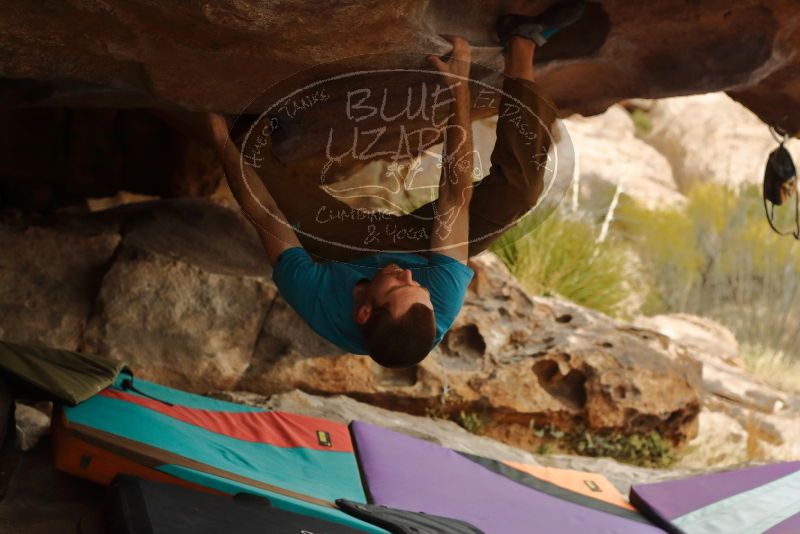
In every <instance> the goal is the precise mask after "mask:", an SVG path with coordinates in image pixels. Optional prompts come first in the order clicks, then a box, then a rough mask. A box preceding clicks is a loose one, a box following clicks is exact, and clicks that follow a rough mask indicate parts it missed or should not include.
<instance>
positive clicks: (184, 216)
mask: <svg viewBox="0 0 800 534" xmlns="http://www.w3.org/2000/svg"><path fill="white" fill-rule="evenodd" d="M67 219H69V221H70V222H69V226H70V227H75V228H79V227H92V228H95V229H99V230H96V231H100V230H102V231H103V232H105V233H107V234H110V235H114V236H116V240H117V241H118V243H119V244H118V246H117V247H116V249H115V250H114V252H113V259H112V260H111V261H110V262H108V263H107V265H106V268H105V270H104V271H103V272H101V273H99V275H98V277H97V280H98V281H99V283H98V284H97V287H95V288H94V290H93V291H92V292H90V293H88V294H82V295H75V296H74V297H72V298H75V299H77V302H84V303H87V304H84V306H85V307H86V309H88V310H89V312H88V320H86V324H87V327H86V328H85V330H82V329H80V328H79V327H80V325H79V324H76V331H75V332H74V333H72V336H73V337H71V338H68V339H69V340H70V342H72V343H74V339H78V340H80V342H79V343H78V346H79V348H81V349H83V350H87V351H91V352H97V353H100V354H105V355H111V356H115V357H119V358H122V359H124V360H127V361H128V362H129V363H130V364H131V365H132V367H133V369H134V371H136V372H137V374H139V375H140V376H143V377H149V378H152V379H155V380H157V381H161V382H164V383H167V384H173V385H176V386H178V387H182V388H188V389H192V390H195V391H201V392H202V391H206V390H208V389H229V388H234V387H235V388H237V389H242V390H247V391H252V392H255V393H261V394H266V395H269V394H275V393H280V392H285V391H291V390H293V389H302V390H304V391H307V392H313V393H321V394H342V393H343V394H348V395H351V396H353V397H356V398H359V399H361V400H365V401H367V402H369V403H372V404H376V405H381V406H384V407H389V408H392V409H396V410H401V411H406V412H411V413H416V414H419V415H422V414H425V413H426V412H427V413H430V412H434V413H438V414H441V415H442V416H457V415H458V414H459V413H460V412H461V411H462V410H463V411H465V412H469V413H474V414H476V416H477V417H479V418H481V419H482V420H483V421H484V430H485V432H486V434H487V435H489V436H493V437H496V438H498V439H500V440H502V441H505V442H508V443H514V444H517V445H521V446H525V447H533V446H535V445H536V441H537V440H536V438H535V436H534V434H533V433H532V432H531V426H532V425H533V426H537V427H538V426H542V425H553V426H555V427H557V428H560V429H562V430H569V429H573V428H574V429H577V428H579V427H582V426H585V427H587V428H588V429H589V430H592V431H601V430H609V429H614V430H619V431H622V432H648V431H650V430H653V429H656V430H659V431H660V432H661V433H662V434H663V435H664V436H666V437H667V438H669V439H671V440H673V441H675V442H676V443H679V442H682V441H685V440H687V439H689V438H691V437H692V436H693V435H694V434H695V431H696V428H695V427H696V419H697V414H698V412H699V410H700V403H701V399H700V394H699V391H700V367H699V365H698V364H696V363H695V362H694V361H692V360H691V359H689V358H688V357H686V356H683V355H680V354H678V353H677V352H676V350H675V348H674V347H673V346H671V345H670V343H669V342H668V338H666V337H665V336H660V335H658V334H656V333H655V332H653V331H651V330H646V329H642V328H637V327H634V326H633V325H630V324H627V323H622V322H618V321H614V320H612V319H610V318H608V317H605V316H603V315H601V314H599V313H595V312H591V311H588V310H585V309H583V308H580V307H578V306H575V305H572V304H570V303H567V302H564V301H560V300H555V299H548V298H531V297H530V296H529V295H527V294H526V293H525V291H524V290H522V288H521V287H520V286H519V284H517V283H516V281H514V280H513V279H512V277H511V276H510V274H509V273H508V271H507V270H506V269H505V267H504V266H503V265H502V264H501V263H500V262H499V260H497V258H495V257H494V256H492V255H489V254H487V255H484V256H482V257H479V258H478V259H476V260H475V262H474V264H473V267H474V268H475V270H476V272H477V274H476V278H475V280H474V282H473V284H472V287H471V289H470V291H469V294H468V296H467V299H466V303H465V305H464V308H463V310H462V313H461V314H460V316H459V318H458V320H457V322H456V323H455V325H454V327H453V329H452V330H451V332H450V333H449V334H448V335H447V336H446V337H445V339H444V340H443V342H442V343H441V345H440V346H439V347H438V348H437V349H436V350H435V351H434V352H433V353H432V354H431V356H430V357H429V358H427V359H426V360H425V362H424V363H423V364H422V365H420V366H418V367H416V368H412V369H404V370H391V369H384V368H381V367H380V366H378V365H377V364H375V363H373V362H372V360H370V359H369V358H368V357H365V356H354V355H350V354H344V353H342V352H341V350H340V349H338V348H336V347H334V346H333V345H331V344H330V343H328V342H326V341H324V340H322V339H321V338H320V337H319V336H317V335H316V334H314V333H313V332H312V331H311V330H310V329H309V327H308V326H306V324H305V323H304V322H303V321H302V320H300V319H299V317H298V316H297V315H296V314H295V312H294V311H293V310H292V309H291V308H289V306H288V305H287V304H286V302H285V301H284V300H283V299H282V298H280V297H279V296H276V290H275V287H274V285H273V283H272V281H271V280H270V277H269V274H270V271H269V268H268V267H267V265H266V262H265V261H264V255H263V254H264V253H263V251H262V250H261V249H260V245H259V243H258V241H257V239H256V237H255V235H254V232H253V231H252V230H251V229H250V228H249V227H248V226H247V223H245V222H244V221H243V220H242V219H241V218H240V217H239V216H238V215H236V214H235V212H233V211H231V210H227V209H224V208H221V207H219V206H215V205H214V204H213V203H211V202H207V201H191V200H183V201H162V202H156V203H142V204H132V205H128V206H124V207H121V208H118V209H115V210H111V211H108V212H99V213H95V214H91V215H87V216H71V217H68V218H67ZM31 228H33V229H35V231H37V232H41V233H42V234H43V235H46V236H48V241H47V243H51V242H57V241H58V240H59V239H61V238H62V230H60V229H59V228H58V227H53V226H50V227H47V226H42V227H31ZM29 231H32V230H29ZM20 239H22V240H23V242H24V243H28V246H30V243H29V241H27V240H25V238H24V236H21V237H20ZM14 246H17V247H19V246H21V245H18V244H15V245H14ZM22 257H23V258H24V256H22ZM8 261H10V262H12V261H14V257H11V258H9V259H8ZM56 265H62V266H63V268H64V270H62V271H59V272H58V274H57V275H56V274H54V275H53V277H54V278H57V279H59V280H61V279H70V278H71V276H72V275H71V272H70V270H69V269H70V268H71V264H69V263H62V264H56ZM14 268H15V269H17V270H20V268H19V267H14ZM19 291H23V292H27V293H23V297H21V298H22V300H23V304H24V302H25V299H28V300H31V301H32V302H38V301H42V300H43V298H44V297H42V296H41V295H40V293H39V292H40V291H48V287H47V286H46V285H45V286H39V285H37V284H35V283H33V282H29V283H26V286H25V287H24V288H21V289H19ZM15 295H16V293H13V292H0V305H2V306H3V307H4V309H7V310H9V313H7V314H5V315H3V316H1V317H0V328H4V329H6V328H7V326H6V325H10V324H21V323H20V319H19V315H20V313H22V312H19V313H18V312H16V311H15V310H16V309H17V308H18V307H19V302H18V301H16V300H10V299H11V298H13V297H15ZM25 295H29V296H25ZM69 304H70V303H69V302H67V303H65V306H66V307H69V306H68V305H69ZM21 309H22V310H23V311H24V312H25V313H29V312H27V308H25V306H24V305H23V306H22V307H21ZM48 313H49V310H48V309H42V310H40V311H39V312H38V315H32V316H30V317H28V318H27V319H26V320H29V321H30V322H31V324H33V325H37V324H40V322H41V321H42V319H40V316H44V317H47V314H48ZM26 317H27V316H26ZM81 324H83V323H81ZM45 334H47V332H46V331H43V333H39V331H34V332H32V333H30V334H29V335H28V337H27V339H28V340H30V341H41V342H48V341H53V340H52V339H50V338H48V337H46V335H45ZM40 335H41V336H42V337H41V339H40V338H39V337H38V336H40ZM55 341H57V340H55ZM49 344H55V345H58V343H55V342H51V343H49Z"/></svg>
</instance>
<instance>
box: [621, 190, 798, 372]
mask: <svg viewBox="0 0 800 534" xmlns="http://www.w3.org/2000/svg"><path fill="white" fill-rule="evenodd" d="M792 204H793V203H792ZM792 211H793V206H792V209H791V210H790V209H787V207H783V208H781V212H780V214H779V221H778V223H777V224H778V226H779V228H791V217H790V216H791V215H792V213H791V212H792ZM614 232H615V233H616V234H617V235H618V236H622V237H623V238H624V239H625V240H626V241H627V242H628V243H630V244H631V246H633V247H634V248H635V249H636V250H637V252H638V255H639V256H640V257H641V258H642V260H643V262H644V267H645V268H644V275H645V277H646V278H647V280H648V285H649V287H650V293H649V295H648V299H647V301H646V303H645V305H644V307H643V312H644V313H647V314H655V313H669V312H686V313H692V314H696V315H701V316H707V317H711V318H713V319H716V320H717V321H719V322H721V323H722V324H724V325H726V326H727V327H728V328H730V329H731V330H732V331H733V332H734V334H735V335H736V337H737V339H738V340H739V341H740V342H742V343H747V344H751V345H756V346H762V347H765V348H768V349H771V350H774V351H781V352H783V353H786V354H790V355H792V358H793V359H794V360H797V359H798V357H800V329H798V328H797V327H796V325H795V321H796V319H797V318H798V317H800V243H797V242H796V241H794V240H793V239H791V238H787V237H779V236H777V235H775V234H774V233H773V232H772V230H770V228H769V226H768V225H767V221H766V220H765V215H764V208H763V204H762V200H761V195H760V190H759V188H758V187H755V186H750V187H746V188H744V189H742V190H741V191H735V190H732V189H726V188H723V187H720V186H719V185H710V184H700V185H697V186H695V187H694V188H692V190H691V191H690V192H689V195H688V203H687V206H686V209H685V210H681V209H671V210H660V211H650V210H646V209H644V208H641V207H638V206H636V205H634V204H633V203H630V202H624V203H622V204H621V205H620V208H619V211H618V218H617V220H616V222H615V228H614Z"/></svg>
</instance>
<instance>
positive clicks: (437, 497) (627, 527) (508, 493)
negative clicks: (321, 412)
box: [351, 422, 663, 534]
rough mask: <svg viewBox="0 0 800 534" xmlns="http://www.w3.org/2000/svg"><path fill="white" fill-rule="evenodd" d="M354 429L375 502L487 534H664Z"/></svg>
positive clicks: (422, 447) (431, 450) (456, 459)
mask: <svg viewBox="0 0 800 534" xmlns="http://www.w3.org/2000/svg"><path fill="white" fill-rule="evenodd" d="M351 431H352V434H353V438H354V440H355V444H356V451H357V454H358V459H359V464H360V466H361V471H362V474H363V477H364V482H365V485H366V489H367V494H368V496H369V498H370V499H371V502H373V503H375V504H382V505H385V506H391V507H393V508H400V509H403V510H409V511H413V512H425V513H428V514H435V515H441V516H445V517H452V518H456V519H461V520H462V521H466V522H468V523H471V524H472V525H475V526H476V527H478V528H479V529H481V530H483V531H484V532H485V533H486V534H536V533H547V534H554V533H571V532H580V533H581V534H591V533H597V534H599V533H603V534H623V533H624V534H628V533H630V534H644V533H663V531H662V530H661V529H659V528H658V527H655V526H652V525H647V524H644V523H640V522H636V521H632V520H629V519H625V518H621V517H618V516H615V515H612V514H608V513H605V512H602V511H598V510H593V509H591V508H586V507H583V506H580V505H577V504H574V503H572V502H569V501H564V500H561V499H558V498H556V497H552V496H550V495H547V494H545V493H541V492H537V491H535V490H532V489H530V488H528V487H525V486H523V485H521V484H517V483H516V482H513V481H512V480H510V479H508V478H506V477H504V476H502V475H498V474H495V473H493V472H491V471H489V470H488V469H486V468H484V467H483V466H481V465H479V464H477V463H475V462H472V461H470V460H468V459H467V458H464V457H463V456H461V455H460V454H458V453H457V452H455V451H452V450H450V449H446V448H444V447H440V446H439V445H436V444H434V443H429V442H427V441H422V440H419V439H415V438H412V437H409V436H406V435H403V434H398V433H396V432H392V431H391V430H387V429H385V428H381V427H378V426H374V425H370V424H367V423H361V422H353V423H352V424H351Z"/></svg>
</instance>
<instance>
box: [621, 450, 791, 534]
mask: <svg viewBox="0 0 800 534" xmlns="http://www.w3.org/2000/svg"><path fill="white" fill-rule="evenodd" d="M796 473H800V462H783V463H778V464H771V465H764V466H759V467H747V468H744V469H735V470H732V471H725V472H723V473H712V474H709V475H700V476H695V477H690V478H683V479H679V480H668V481H666V482H657V483H654V484H637V485H635V486H633V487H631V492H630V500H631V503H633V504H634V505H635V506H636V507H637V508H639V509H640V510H641V511H643V512H646V513H647V515H649V516H650V517H652V518H653V519H654V520H655V519H657V520H659V522H664V523H665V524H670V525H671V528H672V529H674V530H676V531H680V530H681V529H682V528H686V527H685V526H682V525H681V523H680V522H681V520H682V519H683V518H685V517H687V514H693V513H695V514H696V513H697V511H698V510H701V509H705V510H702V512H703V513H705V515H706V517H713V515H712V514H713V510H712V508H713V507H714V506H716V505H718V504H722V503H725V502H726V499H731V498H735V497H737V496H739V498H740V499H741V494H743V493H745V492H748V491H751V490H758V489H759V488H764V487H765V485H767V484H770V483H777V484H780V483H781V482H782V481H784V480H786V477H788V476H790V475H793V474H796ZM772 491H774V492H778V493H780V492H783V491H785V490H784V489H783V488H782V487H780V486H777V487H775V488H774V489H773V490H772ZM793 502H794V503H795V504H794V508H793V509H788V510H787V509H785V508H784V509H782V510H780V512H781V514H780V515H781V517H779V519H778V520H777V521H776V522H772V523H771V522H770V519H771V518H772V516H770V514H769V512H766V515H762V517H760V519H761V520H762V521H764V522H763V523H761V524H762V525H764V524H767V525H770V524H771V526H769V527H767V528H764V529H763V530H761V532H764V533H769V534H788V533H795V532H797V533H800V494H798V495H797V497H796V499H794V501H793ZM734 506H735V507H737V508H739V509H741V508H744V509H745V510H744V511H742V510H738V511H739V514H738V515H737V517H736V518H735V519H734V520H741V519H746V518H747V516H748V515H753V514H756V515H757V514H759V513H761V514H764V513H765V512H764V510H760V509H759V507H758V506H754V505H751V506H750V508H752V510H751V512H752V513H750V514H748V513H747V510H746V509H747V508H748V507H747V506H746V505H745V506H744V507H742V506H740V505H739V504H735V505H734ZM790 508H791V505H790ZM720 514H722V515H719V517H720V519H724V515H726V512H725V510H724V509H723V511H722V512H720ZM782 516H788V517H786V518H785V519H783V518H782ZM673 521H674V522H675V523H672V522H673ZM665 526H666V525H665ZM720 528H723V529H724V528H727V526H720ZM743 528H744V527H743ZM748 532H752V531H750V530H748Z"/></svg>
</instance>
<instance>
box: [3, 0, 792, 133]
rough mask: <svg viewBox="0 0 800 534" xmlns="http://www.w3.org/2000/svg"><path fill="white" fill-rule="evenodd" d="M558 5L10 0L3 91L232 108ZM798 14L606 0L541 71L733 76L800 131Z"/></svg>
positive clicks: (760, 104)
mask: <svg viewBox="0 0 800 534" xmlns="http://www.w3.org/2000/svg"><path fill="white" fill-rule="evenodd" d="M551 3H552V2H548V1H545V0H537V1H534V2H522V1H520V0H508V1H500V0H491V1H486V2H477V1H473V2H453V1H452V0H429V1H424V2H417V1H413V0H403V1H399V2H398V1H389V0H370V1H366V2H334V3H325V4H320V3H318V2H310V1H308V0H289V1H285V2H280V3H264V2H256V1H253V0H244V1H238V2H191V3H186V2H180V1H175V0H173V1H168V2H158V3H153V2H144V1H135V2H130V1H121V0H106V1H103V2H69V1H66V0H60V1H56V2H51V3H49V4H48V7H47V9H42V8H40V7H39V6H37V4H32V3H30V2H27V1H25V0H12V1H11V2H10V3H9V2H7V3H6V6H5V9H4V10H3V13H2V15H0V24H1V25H2V32H0V51H2V54H0V58H2V59H0V75H2V76H4V77H6V78H9V79H10V80H9V81H8V82H6V83H5V84H4V85H3V95H4V96H5V99H6V100H12V99H13V100H14V101H15V102H18V103H30V102H38V103H45V104H49V105H74V104H76V103H77V104H78V105H80V104H81V103H85V102H87V101H90V102H92V105H103V104H106V105H122V106H140V105H151V104H156V103H168V102H169V103H174V104H178V105H181V106H185V107H188V108H192V109H205V110H216V111H227V112H231V113H237V112H239V111H241V110H242V109H243V108H244V107H245V106H246V105H247V104H248V103H249V102H250V101H251V100H252V99H253V98H254V97H256V96H257V95H259V94H260V93H261V92H262V91H263V90H264V89H266V88H267V87H269V86H270V85H272V84H274V83H275V82H278V81H280V80H282V79H284V78H286V77H287V76H289V75H291V74H293V73H295V72H297V71H299V70H302V69H304V68H307V67H309V66H311V65H315V64H318V63H320V62H327V61H335V60H341V59H343V58H348V57H352V56H356V55H360V54H369V53H374V52H376V51H380V52H398V53H426V54H427V53H436V52H438V53H444V51H445V50H447V48H448V45H447V43H446V42H445V41H444V40H443V39H442V38H441V37H440V36H439V35H440V34H459V35H463V36H465V37H467V38H468V39H470V41H472V42H473V44H474V45H475V46H476V47H477V50H476V53H475V56H476V57H475V59H476V60H478V61H480V62H482V63H484V64H489V65H499V64H500V59H501V57H500V50H499V47H498V46H497V44H496V43H495V42H494V38H493V35H492V34H493V29H492V27H493V23H494V20H495V19H496V17H497V15H498V14H500V13H504V12H512V11H515V12H521V13H535V12H538V11H540V10H541V9H543V8H545V7H546V6H547V5H549V4H551ZM799 21H800V7H798V5H797V3H796V2H794V1H793V0H742V1H737V2H729V1H727V0H710V1H705V2H687V1H684V0H656V1H651V2H647V3H645V4H642V3H639V2H629V1H627V0H605V1H604V2H602V4H601V3H599V2H598V3H592V4H590V5H589V9H588V12H587V15H586V16H585V18H584V20H583V21H581V22H580V23H579V24H577V25H575V26H574V27H571V28H569V29H567V30H565V31H563V32H562V33H561V34H559V35H558V36H556V37H555V38H554V39H553V40H552V42H551V43H550V44H549V45H548V46H547V47H545V48H543V49H542V50H541V51H540V54H539V56H538V59H537V61H538V62H539V63H540V64H541V65H542V66H543V67H545V68H544V69H543V70H542V78H541V81H542V84H543V85H544V87H545V88H546V89H547V90H548V91H549V92H550V93H551V94H553V96H554V98H555V100H556V102H557V103H558V104H559V106H560V107H563V108H565V110H567V111H576V112H580V113H584V114H585V113H599V112H602V111H603V110H604V109H605V108H606V107H608V106H609V105H610V104H613V103H614V102H618V101H620V100H622V99H625V98H633V97H646V98H661V97H665V96H673V95H685V94H694V93H706V92H712V91H721V90H726V91H730V92H731V93H732V95H733V96H734V97H735V98H736V99H738V100H740V101H741V102H743V103H744V104H745V105H746V106H748V107H749V108H750V109H752V110H753V111H754V112H755V113H756V114H758V115H759V116H760V117H762V118H763V119H765V120H769V121H770V122H775V123H780V124H782V125H783V126H784V128H785V129H787V130H790V131H792V132H797V131H798V130H800V111H799V110H800V106H798V101H797V98H798V96H797V95H799V94H800V86H799V85H798V84H800V69H798V61H800V56H799V55H798V50H800V22H799ZM356 28H357V29H356ZM406 66H416V65H412V64H407V65H406Z"/></svg>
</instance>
